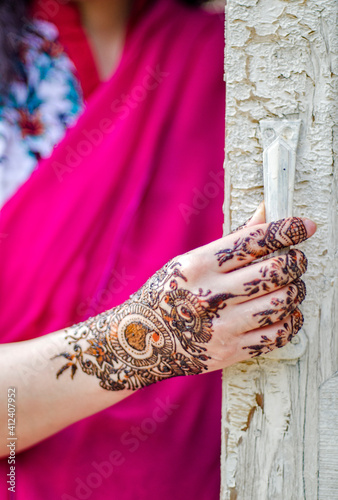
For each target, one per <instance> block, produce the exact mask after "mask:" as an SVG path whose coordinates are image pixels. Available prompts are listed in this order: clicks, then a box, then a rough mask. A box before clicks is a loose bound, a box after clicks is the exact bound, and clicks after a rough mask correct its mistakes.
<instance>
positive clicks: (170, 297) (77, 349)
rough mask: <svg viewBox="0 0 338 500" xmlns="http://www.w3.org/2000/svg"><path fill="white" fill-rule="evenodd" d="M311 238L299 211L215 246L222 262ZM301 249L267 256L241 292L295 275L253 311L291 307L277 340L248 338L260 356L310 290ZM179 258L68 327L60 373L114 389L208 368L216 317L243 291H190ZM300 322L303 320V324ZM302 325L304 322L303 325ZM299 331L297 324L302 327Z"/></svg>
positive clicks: (267, 318) (277, 316) (262, 315)
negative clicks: (118, 300)
mask: <svg viewBox="0 0 338 500" xmlns="http://www.w3.org/2000/svg"><path fill="white" fill-rule="evenodd" d="M305 238H306V229H305V226H304V224H303V222H302V221H301V220H300V219H291V222H290V219H287V220H284V221H279V222H277V223H272V224H270V225H269V227H268V231H267V233H266V234H265V233H264V234H263V231H262V230H258V231H255V232H253V233H251V234H250V235H249V237H247V238H239V239H238V240H237V241H236V242H235V246H234V248H232V249H227V250H223V251H221V252H218V253H217V258H218V261H219V264H220V265H221V264H222V263H223V262H226V260H229V259H231V258H233V257H234V256H236V257H237V258H239V259H244V258H245V255H248V254H251V255H253V256H254V257H260V256H263V255H266V254H267V253H269V251H274V250H276V249H279V248H281V247H282V246H285V245H289V244H295V243H298V242H299V241H301V240H302V239H305ZM301 255H302V254H301V253H297V252H296V251H292V250H291V251H290V252H289V254H288V255H287V256H284V257H276V258H275V260H274V263H273V266H272V267H271V265H270V267H267V264H265V263H262V267H261V269H260V278H259V279H257V280H254V281H252V282H248V283H244V289H243V293H242V294H240V296H241V297H251V296H252V295H254V294H257V293H258V292H260V291H261V290H263V291H264V292H265V293H266V292H270V288H279V287H280V286H283V284H284V283H288V282H289V281H290V277H291V281H292V283H291V284H290V285H289V291H288V293H287V297H286V298H285V299H277V298H273V299H272V300H271V302H270V305H271V307H269V309H267V310H264V311H260V312H258V313H256V314H254V315H253V316H252V317H253V318H254V317H255V316H258V317H259V321H258V323H259V325H260V327H264V326H267V325H270V324H272V323H274V322H276V321H281V320H283V319H284V318H285V317H287V316H289V315H290V314H293V315H294V316H293V319H292V326H291V329H290V327H289V326H288V323H285V324H284V329H281V330H280V331H279V332H278V334H277V338H276V339H275V340H271V339H269V338H268V337H265V336H264V337H262V340H261V343H260V344H259V346H248V347H245V348H244V349H250V355H251V356H252V357H256V356H258V355H259V354H262V353H263V352H269V351H270V350H272V349H273V348H276V347H281V346H282V345H284V344H285V343H286V341H287V339H290V338H291V337H292V336H293V335H294V333H295V331H296V330H297V328H298V326H299V325H300V323H301V321H302V320H301V319H300V316H301V313H299V315H300V316H299V317H298V319H297V316H296V315H295V313H294V312H292V311H294V309H295V307H296V306H297V305H298V304H299V303H300V302H301V301H302V300H303V299H304V297H305V285H304V283H303V282H302V281H301V280H300V279H298V278H299V276H300V275H301V274H302V273H303V272H304V270H305V268H306V259H305V257H300V256H301ZM187 281H188V280H187V278H186V277H185V276H184V274H183V273H182V270H181V264H180V263H179V262H177V261H175V260H173V261H170V262H169V263H168V264H166V265H165V266H164V267H163V268H162V269H161V270H160V271H158V272H157V273H155V274H154V276H152V277H151V278H150V279H149V280H148V281H147V282H146V284H145V285H144V286H143V287H142V288H140V290H139V291H137V292H136V293H135V294H134V295H132V296H131V297H130V299H129V300H127V301H126V302H125V303H124V304H122V305H121V306H118V307H116V308H114V309H111V310H110V311H106V312H104V313H102V314H99V315H98V316H96V317H95V318H89V319H88V320H87V321H85V322H83V323H81V324H79V325H75V326H74V327H72V328H71V329H70V330H69V332H68V333H67V335H66V339H67V340H68V344H69V352H62V353H60V354H58V355H57V356H54V358H53V359H55V358H59V357H63V358H65V359H66V360H67V362H66V363H65V364H64V365H63V366H62V367H61V368H60V369H59V370H58V372H57V374H56V377H57V378H59V377H60V375H62V374H63V373H64V372H65V371H66V370H69V371H70V375H71V378H74V376H75V374H76V372H77V370H78V369H81V370H82V372H84V373H86V374H88V375H92V376H94V377H96V378H98V379H99V380H100V382H99V383H100V386H101V387H103V388H104V389H107V390H111V391H119V390H123V389H131V390H136V389H139V388H141V387H145V386H147V385H150V384H153V383H155V382H158V381H160V380H165V379H168V378H171V377H175V376H181V375H196V374H200V373H203V372H205V371H207V370H208V361H209V360H210V359H211V357H210V356H208V351H207V344H208V343H209V342H210V340H211V338H212V334H213V321H214V319H215V318H219V311H220V310H222V309H224V308H225V307H226V306H227V303H228V302H231V301H232V299H234V298H236V297H238V296H239V295H234V294H231V293H219V294H212V292H211V290H207V291H206V292H204V291H203V290H202V289H199V290H198V293H193V292H191V291H190V290H189V289H188V288H189V287H187V286H186V283H187ZM299 328H300V326H299ZM299 328H298V329H299ZM297 331H298V330H297Z"/></svg>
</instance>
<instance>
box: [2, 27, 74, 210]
mask: <svg viewBox="0 0 338 500" xmlns="http://www.w3.org/2000/svg"><path fill="white" fill-rule="evenodd" d="M57 37H58V33H57V30H56V28H55V27H54V26H53V25H52V24H50V23H47V22H45V21H34V22H32V24H30V25H27V26H26V27H25V29H24V36H23V39H22V41H21V43H20V58H19V59H18V61H17V69H18V75H19V76H18V78H17V79H16V80H15V81H14V82H13V83H12V84H11V87H10V89H9V91H8V93H6V96H2V95H0V207H1V206H2V205H3V204H4V203H5V201H6V200H8V198H9V197H10V196H12V194H14V192H15V191H16V190H17V189H18V188H19V186H20V185H21V184H22V183H24V182H25V181H26V180H27V178H28V177H29V176H30V174H31V173H32V171H33V170H34V169H35V167H36V166H37V163H38V161H39V160H40V159H41V158H46V157H48V156H49V155H50V154H51V152H52V150H53V147H54V146H55V145H56V144H57V143H58V142H60V140H61V139H62V137H63V136H64V134H65V131H66V129H67V127H69V126H70V125H72V124H73V123H74V122H75V121H76V118H77V117H78V116H79V114H80V112H81V110H82V94H81V90H80V86H79V83H78V82H77V80H76V77H75V75H74V67H73V64H72V63H71V61H70V60H69V58H68V57H67V56H66V55H65V53H64V52H63V48H62V47H61V45H60V44H59V43H58V41H57Z"/></svg>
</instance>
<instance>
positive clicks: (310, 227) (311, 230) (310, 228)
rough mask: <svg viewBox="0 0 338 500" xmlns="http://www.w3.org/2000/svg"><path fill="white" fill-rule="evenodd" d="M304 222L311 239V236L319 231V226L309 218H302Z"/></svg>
mask: <svg viewBox="0 0 338 500" xmlns="http://www.w3.org/2000/svg"><path fill="white" fill-rule="evenodd" d="M302 221H303V223H304V226H305V227H306V232H307V236H308V238H310V236H312V235H313V234H314V233H315V232H316V231H317V224H316V223H315V222H313V220H311V219H307V218H302Z"/></svg>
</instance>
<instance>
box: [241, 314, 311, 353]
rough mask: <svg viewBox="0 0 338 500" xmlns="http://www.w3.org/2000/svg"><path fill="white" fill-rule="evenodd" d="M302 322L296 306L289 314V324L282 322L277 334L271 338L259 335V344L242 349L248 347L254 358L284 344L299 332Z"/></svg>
mask: <svg viewBox="0 0 338 500" xmlns="http://www.w3.org/2000/svg"><path fill="white" fill-rule="evenodd" d="M303 323H304V318H303V315H302V313H301V312H300V310H299V309H298V308H297V309H295V310H294V311H293V313H292V315H291V324H288V323H284V325H283V328H280V329H279V330H278V331H277V336H276V338H275V339H274V340H271V339H270V338H269V337H268V336H267V335H261V340H260V343H259V344H256V345H249V346H246V347H243V349H250V351H249V354H250V356H251V357H253V358H256V357H258V356H261V355H262V354H267V353H269V352H271V351H273V350H274V349H276V348H280V347H283V346H285V345H286V344H287V343H288V342H290V340H291V339H292V338H293V337H294V336H295V335H296V334H297V333H298V332H299V330H300V329H301V328H302V326H303Z"/></svg>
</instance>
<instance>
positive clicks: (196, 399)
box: [0, 0, 225, 500]
mask: <svg viewBox="0 0 338 500" xmlns="http://www.w3.org/2000/svg"><path fill="white" fill-rule="evenodd" d="M222 69H223V19H222V16H219V15H216V14H209V13H206V12H203V11H202V10H199V9H193V8H190V7H186V6H183V4H181V3H179V2H177V1H176V0H158V1H156V2H153V4H152V5H151V7H150V8H148V9H147V10H146V12H144V13H143V15H142V17H141V18H140V19H138V21H137V22H134V24H133V26H132V29H130V30H129V31H128V36H127V39H126V44H125V49H124V53H123V55H122V59H121V62H120V64H119V66H118V69H117V71H116V72H115V73H114V75H113V76H112V78H111V79H110V80H109V81H108V82H106V83H104V84H101V85H100V87H99V88H98V89H97V90H96V91H95V92H94V93H93V94H92V96H91V98H90V99H89V102H88V106H87V110H86V111H85V113H84V114H83V116H82V117H81V118H80V120H79V122H78V124H77V125H76V126H75V127H73V128H72V129H71V130H69V132H68V134H67V135H66V138H65V139H64V140H63V141H62V143H61V144H60V145H59V146H58V147H57V148H56V150H55V152H54V154H53V155H52V157H51V158H50V159H49V160H46V161H44V162H42V163H41V164H40V166H39V168H38V169H37V170H36V171H35V172H34V173H33V175H32V176H31V178H30V179H29V180H28V181H27V182H26V184H24V185H23V186H22V188H20V190H19V191H18V192H17V193H16V195H15V196H14V197H13V198H12V199H11V200H10V201H9V202H8V203H7V204H6V205H5V207H4V208H3V210H2V212H1V214H0V304H1V314H0V331H1V341H2V342H13V341H18V340H24V339H29V338H33V337H36V336H40V335H44V334H46V333H48V332H51V331H55V330H58V329H60V328H62V327H65V326H68V325H71V324H73V323H75V322H78V321H80V320H83V319H85V318H87V317H88V316H92V315H94V314H97V313H99V312H101V311H103V310H105V309H108V308H110V307H112V306H114V305H116V304H120V303H122V302H123V301H124V300H126V299H127V298H128V296H129V295H130V294H131V293H132V292H134V291H136V290H137V289H138V288H139V287H140V286H141V285H142V284H143V283H144V282H145V281H146V279H147V278H148V277H149V276H150V275H152V274H153V273H154V272H155V271H156V270H157V269H159V268H160V267H161V266H162V265H163V264H165V263H166V262H167V261H168V260H169V259H170V258H172V257H174V256H175V255H178V254H180V253H184V252H186V251H188V250H190V249H192V248H194V247H196V246H200V245H202V244H205V243H207V242H209V241H211V240H212V239H215V238H218V237H220V236H221V233H222V201H223V175H222V163H223V154H224V153H223V148H224V105H225V104H224V101H225V99H224V93H225V91H224V83H223V78H222V73H223V71H222ZM42 362H43V359H42ZM28 369H33V370H37V371H38V370H39V367H36V366H35V367H28ZM27 376H29V374H28V375H27ZM64 376H68V374H66V373H65V375H64ZM17 404H20V394H19V393H18V402H17ZM65 404H66V403H65ZM88 404H90V403H88ZM220 407H221V375H220V372H214V373H210V374H206V375H202V376H197V377H180V378H176V379H172V380H168V381H165V382H160V383H158V384H156V385H154V386H151V387H147V388H145V389H142V390H140V391H138V392H137V393H135V394H134V395H132V396H131V397H129V398H127V399H126V400H124V401H122V402H121V403H119V404H117V405H115V406H114V407H112V408H109V409H107V410H105V411H102V412H100V413H99V414H97V415H94V416H92V417H90V418H87V419H85V420H83V421H81V422H79V423H76V424H74V425H72V426H71V427H69V428H67V429H65V430H63V431H61V432H60V433H58V434H57V435H55V436H52V437H51V438H49V439H46V440H45V441H44V442H42V443H40V444H38V445H37V446H35V447H33V448H31V449H30V450H27V451H25V452H23V453H21V454H20V455H19V456H18V457H17V464H16V480H17V493H16V495H15V496H14V497H11V496H9V494H8V492H7V485H6V483H5V481H4V480H3V481H2V483H1V485H0V498H4V499H5V498H7V497H8V498H18V499H20V500H47V499H48V500H57V499H62V500H70V499H71V500H73V499H75V498H76V499H87V498H90V499H93V500H98V499H100V500H101V499H114V500H115V499H116V500H135V499H148V500H158V499H161V500H172V499H175V500H216V499H218V498H219V476H220V472H219V457H220V418H221V408H220ZM41 418H43V416H41ZM2 471H3V475H2V477H3V478H4V477H5V474H6V473H7V464H6V461H4V460H3V461H2Z"/></svg>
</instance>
